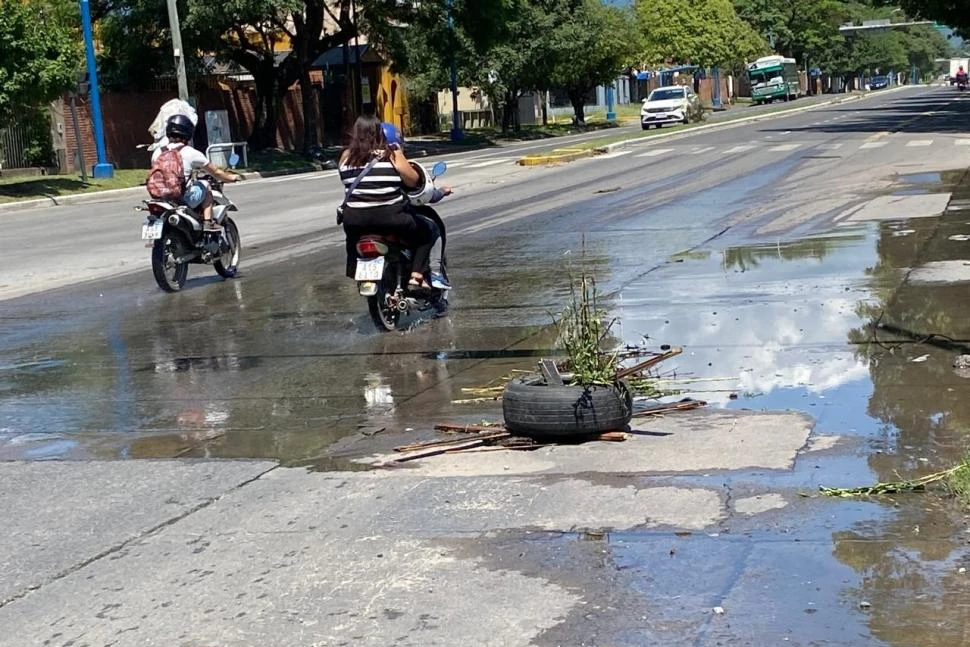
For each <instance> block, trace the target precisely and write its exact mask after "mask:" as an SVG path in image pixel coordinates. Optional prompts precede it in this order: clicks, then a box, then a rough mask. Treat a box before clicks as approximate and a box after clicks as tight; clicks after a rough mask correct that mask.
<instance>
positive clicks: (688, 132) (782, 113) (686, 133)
mask: <svg viewBox="0 0 970 647" xmlns="http://www.w3.org/2000/svg"><path fill="white" fill-rule="evenodd" d="M912 87H915V86H912V85H901V86H899V87H897V88H893V89H891V90H888V91H887V90H882V91H870V92H866V93H865V94H859V95H853V96H849V97H839V98H837V99H832V100H830V101H823V102H821V103H813V104H812V105H810V106H799V107H798V108H791V109H789V110H779V111H777V112H769V113H766V114H763V115H751V116H750V117H741V118H740V119H732V120H730V121H726V122H724V123H720V124H717V123H714V124H705V125H703V126H694V127H693V128H686V129H684V130H676V131H674V132H671V133H667V134H665V135H664V134H660V135H650V136H647V137H643V136H641V137H636V138H633V139H628V140H625V141H622V142H616V143H615V144H607V145H606V146H601V147H600V148H598V149H597V151H598V152H600V153H612V152H613V151H616V150H620V149H622V148H626V147H627V146H631V145H633V144H641V143H643V142H653V141H659V140H663V139H670V138H672V137H692V136H693V135H694V134H695V133H702V132H710V131H716V130H728V129H730V128H734V127H737V126H743V125H745V124H750V123H754V122H757V121H767V120H769V119H777V118H778V117H787V116H788V115H794V114H798V113H800V112H808V111H810V110H814V109H816V108H824V107H825V106H834V105H839V104H841V103H851V102H853V101H863V100H864V99H868V98H869V97H871V96H874V95H880V96H883V95H886V94H889V93H892V92H899V91H900V90H904V89H906V88H912Z"/></svg>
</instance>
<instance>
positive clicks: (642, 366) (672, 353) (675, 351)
mask: <svg viewBox="0 0 970 647" xmlns="http://www.w3.org/2000/svg"><path fill="white" fill-rule="evenodd" d="M683 352H684V349H683V348H680V347H677V348H671V349H670V350H668V351H667V352H666V353H662V354H660V355H657V356H656V357H651V358H650V359H648V360H644V361H642V362H640V363H639V364H636V365H634V366H631V367H629V368H625V369H623V370H621V371H618V372H617V374H616V379H618V380H622V379H623V378H625V377H629V376H631V375H636V374H637V373H642V372H643V371H645V370H647V369H649V368H651V367H653V366H656V365H657V364H659V363H660V362H663V361H665V360H668V359H670V358H671V357H676V356H677V355H680V354H681V353H683Z"/></svg>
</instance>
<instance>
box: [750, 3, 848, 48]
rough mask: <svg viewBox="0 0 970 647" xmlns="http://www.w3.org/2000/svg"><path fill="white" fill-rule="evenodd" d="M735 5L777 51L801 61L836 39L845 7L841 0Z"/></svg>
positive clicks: (828, 45)
mask: <svg viewBox="0 0 970 647" xmlns="http://www.w3.org/2000/svg"><path fill="white" fill-rule="evenodd" d="M734 6H735V8H736V10H737V12H738V16H740V17H741V19H742V20H744V21H745V22H747V23H748V24H750V25H751V26H752V27H754V28H755V29H756V30H757V31H758V33H759V34H761V35H762V36H763V37H764V38H765V40H767V41H768V42H769V44H771V45H772V47H773V49H774V50H775V51H776V52H778V53H780V54H784V55H785V56H789V57H792V58H794V59H796V60H798V61H804V60H805V58H806V57H811V58H814V57H815V56H818V55H819V54H820V53H821V52H823V51H825V50H826V49H827V48H828V47H830V46H831V45H832V44H833V43H834V42H836V41H837V39H838V37H839V31H838V26H839V24H840V22H841V14H842V12H843V9H844V7H843V4H842V3H841V2H838V0H734Z"/></svg>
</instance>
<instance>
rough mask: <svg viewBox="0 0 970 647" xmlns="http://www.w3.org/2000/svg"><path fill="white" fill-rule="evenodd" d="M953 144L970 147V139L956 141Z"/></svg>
mask: <svg viewBox="0 0 970 647" xmlns="http://www.w3.org/2000/svg"><path fill="white" fill-rule="evenodd" d="M953 143H954V144H956V145H957V146H970V139H955V140H953Z"/></svg>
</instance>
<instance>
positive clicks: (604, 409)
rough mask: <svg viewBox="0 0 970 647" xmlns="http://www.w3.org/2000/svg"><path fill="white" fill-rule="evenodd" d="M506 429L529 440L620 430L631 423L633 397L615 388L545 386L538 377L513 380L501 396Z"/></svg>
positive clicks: (619, 385)
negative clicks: (530, 438)
mask: <svg viewBox="0 0 970 647" xmlns="http://www.w3.org/2000/svg"><path fill="white" fill-rule="evenodd" d="M502 413H503V415H504V417H505V427H506V429H508V430H509V431H511V432H512V433H515V434H520V435H523V436H531V437H550V438H551V437H556V438H565V437H581V436H590V435H594V434H600V433H603V432H605V431H620V430H622V429H625V428H626V426H627V425H628V424H629V423H630V418H631V417H632V414H633V396H632V394H631V393H630V390H629V389H628V388H627V386H626V384H625V383H623V382H620V383H619V384H617V385H616V386H596V385H594V386H587V387H584V386H547V385H546V384H545V383H544V379H543V377H542V376H540V375H529V376H525V377H520V378H515V379H513V380H512V381H511V382H509V383H508V385H507V386H506V387H505V392H504V393H503V394H502Z"/></svg>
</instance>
